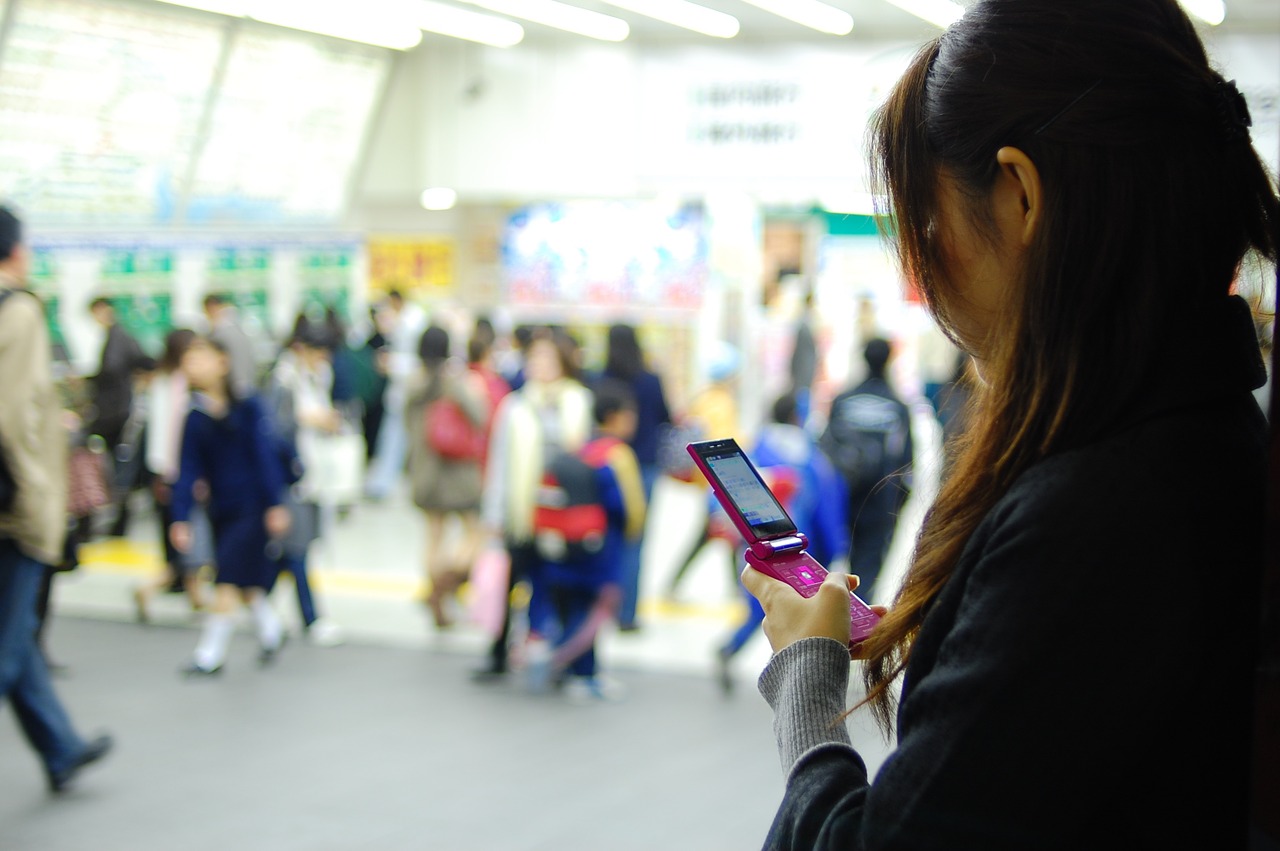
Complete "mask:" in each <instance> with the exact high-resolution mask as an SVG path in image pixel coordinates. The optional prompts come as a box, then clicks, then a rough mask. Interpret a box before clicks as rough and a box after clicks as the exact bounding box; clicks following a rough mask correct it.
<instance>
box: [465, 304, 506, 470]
mask: <svg viewBox="0 0 1280 851" xmlns="http://www.w3.org/2000/svg"><path fill="white" fill-rule="evenodd" d="M494 340H495V337H494V333H493V326H492V325H491V324H490V323H489V322H488V321H487V320H484V319H480V320H477V322H476V327H475V330H474V332H473V333H472V336H471V339H470V340H469V341H468V342H467V368H468V369H469V370H470V371H471V372H473V373H475V374H476V375H477V376H478V377H479V379H480V382H481V384H482V385H483V386H484V388H485V396H486V398H487V399H488V401H489V416H488V419H487V421H486V422H485V435H486V436H487V437H486V440H485V447H484V455H483V456H482V457H481V459H480V465H481V469H483V468H484V466H485V465H486V463H487V461H488V457H489V443H488V437H491V436H492V434H493V424H494V422H495V421H496V420H497V416H498V406H499V405H501V404H502V399H503V397H504V396H506V395H507V394H508V393H510V392H511V385H510V384H508V383H507V380H506V379H505V378H503V377H502V374H501V373H500V372H499V371H498V370H497V369H496V368H495V367H494V364H493V346H494Z"/></svg>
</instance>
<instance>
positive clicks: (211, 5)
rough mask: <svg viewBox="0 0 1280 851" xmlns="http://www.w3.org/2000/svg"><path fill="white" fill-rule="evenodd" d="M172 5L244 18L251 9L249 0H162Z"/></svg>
mask: <svg viewBox="0 0 1280 851" xmlns="http://www.w3.org/2000/svg"><path fill="white" fill-rule="evenodd" d="M160 2H161V3H168V4H169V5H170V6H185V7H186V8H188V9H199V10H200V11H201V12H213V13H214V14H216V15H230V16H231V17H233V18H243V17H244V16H245V15H246V14H247V13H248V11H249V3H248V0H160Z"/></svg>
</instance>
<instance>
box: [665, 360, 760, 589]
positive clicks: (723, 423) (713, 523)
mask: <svg viewBox="0 0 1280 851" xmlns="http://www.w3.org/2000/svg"><path fill="white" fill-rule="evenodd" d="M741 362H742V357H741V355H740V354H739V353H738V349H737V347H735V346H733V345H731V344H729V343H725V342H721V343H720V345H719V346H717V347H716V350H715V354H714V357H713V358H712V360H711V363H710V365H709V367H708V369H707V384H706V386H704V387H703V388H702V389H701V390H700V391H698V393H697V395H695V396H694V397H693V401H691V402H690V403H689V406H688V408H687V409H686V410H685V413H684V415H683V416H682V417H681V418H680V421H681V423H682V424H684V425H686V426H689V427H691V428H692V429H693V432H692V433H693V434H696V435H697V439H698V440H721V439H724V438H733V439H734V440H736V441H738V445H740V446H745V445H746V442H745V438H744V435H743V431H742V421H741V417H740V416H739V412H738V391H737V381H738V371H739V369H740V368H741ZM691 484H692V485H693V486H694V487H696V488H697V489H698V490H699V491H700V492H701V494H702V500H703V504H705V505H706V506H707V508H706V511H705V513H703V514H701V518H700V519H701V522H700V523H699V524H698V525H697V528H696V531H695V532H694V535H693V538H692V539H691V540H690V541H689V545H688V547H687V548H686V549H685V551H684V556H683V557H682V558H681V559H680V561H679V562H677V563H676V569H675V572H674V573H672V574H671V579H670V580H668V582H667V597H668V599H671V600H674V599H675V598H676V594H677V592H678V591H679V589H680V583H681V582H683V581H684V577H685V574H687V573H688V572H689V568H690V567H692V566H693V564H694V562H696V561H697V560H698V557H699V556H700V555H701V554H702V552H703V550H705V549H706V548H707V547H708V546H710V545H712V544H713V543H714V542H716V541H730V542H732V541H736V540H737V538H738V533H737V530H736V529H735V528H734V527H733V524H732V522H731V521H730V520H729V518H728V516H727V515H725V514H724V512H723V510H722V509H721V508H720V503H719V502H717V501H716V498H715V494H713V493H712V492H711V486H710V485H709V484H707V480H706V479H705V478H703V477H702V474H701V473H697V472H695V473H694V474H693V480H692V482H691ZM738 570H739V566H738V564H737V562H735V561H732V560H731V561H730V562H729V573H730V577H729V579H730V584H731V586H732V587H734V588H736V587H737V586H738Z"/></svg>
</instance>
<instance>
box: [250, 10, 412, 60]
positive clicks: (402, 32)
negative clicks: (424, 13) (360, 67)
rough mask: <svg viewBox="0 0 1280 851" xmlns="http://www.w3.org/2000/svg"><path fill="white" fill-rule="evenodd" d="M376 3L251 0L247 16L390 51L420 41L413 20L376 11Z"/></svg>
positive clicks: (265, 22)
mask: <svg viewBox="0 0 1280 851" xmlns="http://www.w3.org/2000/svg"><path fill="white" fill-rule="evenodd" d="M381 11H382V10H381V9H379V8H378V6H376V5H375V6H373V7H372V8H370V7H369V5H368V4H364V5H360V6H353V5H352V4H351V3H348V2H346V0H254V2H253V3H252V4H251V5H250V7H249V11H248V16H249V17H250V18H253V19H254V20H255V21H262V22H263V23H264V24H275V25H276V26H280V27H289V28H290V29H295V30H304V31H306V32H313V33H317V34H319V35H327V36H332V37H333V38H341V39H345V40H347V41H358V42H361V43H363V44H372V45H375V46H376V47H389V48H391V49H392V50H408V49H409V48H411V47H414V46H416V45H417V44H418V42H420V41H422V31H421V30H419V29H418V27H417V26H415V25H414V23H413V22H412V20H410V19H408V18H406V17H404V16H403V15H397V14H378V13H379V12H381Z"/></svg>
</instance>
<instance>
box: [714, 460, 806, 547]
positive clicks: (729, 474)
mask: <svg viewBox="0 0 1280 851" xmlns="http://www.w3.org/2000/svg"><path fill="white" fill-rule="evenodd" d="M702 458H703V460H704V461H706V463H707V467H708V468H709V469H710V471H711V474H712V475H713V476H714V477H715V479H716V482H717V483H718V484H719V486H720V489H721V491H722V492H723V493H724V494H725V495H726V496H727V497H729V501H730V502H732V503H733V505H734V507H735V508H737V509H738V513H739V514H741V515H742V518H743V519H744V520H746V522H747V525H748V526H750V527H751V530H752V531H753V532H755V533H756V536H757V537H760V538H773V537H777V536H778V535H784V534H790V533H794V532H795V531H796V524H795V523H793V522H792V521H791V518H790V517H789V516H788V515H787V512H786V509H784V508H783V507H782V504H781V503H779V502H778V499H777V497H775V496H774V495H773V492H772V491H771V490H769V488H768V486H767V485H765V483H764V480H763V479H761V478H760V473H759V472H758V471H757V470H756V468H755V467H754V466H753V465H752V464H751V462H750V461H749V460H748V459H747V456H746V454H744V453H743V451H742V450H741V449H740V448H738V447H737V446H736V445H729V446H727V447H726V448H724V449H719V448H715V449H711V450H710V451H707V452H706V453H704V454H702Z"/></svg>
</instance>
